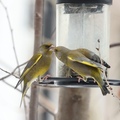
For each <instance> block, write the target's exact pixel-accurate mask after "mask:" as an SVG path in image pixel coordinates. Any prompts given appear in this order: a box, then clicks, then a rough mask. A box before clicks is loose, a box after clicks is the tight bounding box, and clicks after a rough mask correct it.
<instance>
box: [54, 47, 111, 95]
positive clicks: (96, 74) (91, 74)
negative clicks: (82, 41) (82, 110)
mask: <svg viewBox="0 0 120 120" xmlns="http://www.w3.org/2000/svg"><path fill="white" fill-rule="evenodd" d="M54 52H55V54H56V57H57V58H58V59H59V60H60V61H61V62H63V63H64V64H65V65H66V66H68V67H69V68H70V69H72V70H73V71H74V72H76V73H77V74H78V75H80V76H82V78H83V80H84V81H87V78H93V79H94V80H95V81H96V82H97V84H98V86H99V87H100V89H101V91H102V94H103V95H106V94H107V93H110V92H109V90H108V88H107V87H106V85H105V82H104V81H103V79H102V77H103V68H102V65H103V66H105V67H107V68H110V66H109V65H108V64H107V63H106V62H105V61H104V60H101V59H100V58H99V56H97V55H96V54H95V53H94V52H92V51H90V50H87V49H76V50H70V49H68V48H65V47H63V46H58V47H55V49H54ZM101 61H102V63H101Z"/></svg>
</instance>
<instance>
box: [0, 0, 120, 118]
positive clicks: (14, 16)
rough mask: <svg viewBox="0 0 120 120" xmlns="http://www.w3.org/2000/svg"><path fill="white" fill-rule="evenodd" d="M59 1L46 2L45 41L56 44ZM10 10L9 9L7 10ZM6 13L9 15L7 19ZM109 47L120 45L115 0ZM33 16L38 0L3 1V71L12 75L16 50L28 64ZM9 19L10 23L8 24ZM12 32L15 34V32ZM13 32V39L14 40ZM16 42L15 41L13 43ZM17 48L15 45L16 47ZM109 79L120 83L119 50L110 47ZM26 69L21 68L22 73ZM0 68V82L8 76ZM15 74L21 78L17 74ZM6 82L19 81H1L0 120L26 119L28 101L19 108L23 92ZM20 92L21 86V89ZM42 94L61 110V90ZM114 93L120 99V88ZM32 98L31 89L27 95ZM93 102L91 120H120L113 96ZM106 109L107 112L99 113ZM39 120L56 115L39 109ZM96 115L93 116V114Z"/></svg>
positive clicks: (119, 105) (119, 103)
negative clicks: (102, 106) (57, 3)
mask: <svg viewBox="0 0 120 120" xmlns="http://www.w3.org/2000/svg"><path fill="white" fill-rule="evenodd" d="M55 2H56V1H55V0H44V17H43V34H42V35H43V36H42V37H43V42H44V41H51V42H52V43H54V44H55V35H56V34H55V31H56V6H55V5H56V3H55ZM6 8H7V9H6ZM6 10H7V12H8V14H9V16H7V14H6ZM110 11H111V13H110V44H112V43H118V42H120V1H119V0H114V1H113V5H112V6H111V7H110ZM34 13H35V0H17V1H16V0H9V1H8V0H2V1H1V0H0V68H2V69H3V70H5V71H8V72H10V73H11V72H12V71H13V70H14V68H15V67H16V66H17V63H16V58H15V51H14V49H15V50H16V54H17V57H18V62H19V64H22V63H25V62H26V61H28V60H29V59H30V58H31V56H32V55H33V52H34V16H35V15H34ZM8 20H10V24H9V21H8ZM12 30H13V31H12ZM11 32H12V33H13V37H14V39H12V36H11ZM13 40H14V42H13ZM13 45H14V46H13ZM109 58H110V59H109V64H110V65H111V69H110V70H109V78H111V79H112V78H113V79H119V80H120V47H114V48H110V57H109ZM54 64H55V61H54V62H53V63H52V65H51V70H50V71H49V73H50V74H51V75H52V76H55V66H54ZM23 68H24V66H22V67H20V70H21V72H22V70H23ZM3 70H1V69H0V79H2V77H4V76H6V75H8V74H7V73H6V72H3ZM15 75H19V73H18V71H16V72H15ZM3 80H5V81H6V82H7V83H9V84H10V85H12V86H13V87H14V86H15V85H16V84H17V82H18V79H17V78H15V77H14V76H10V77H8V78H6V79H2V80H1V81H0V96H1V99H0V113H1V115H0V119H2V120H8V119H10V120H11V119H12V120H21V119H22V120H26V119H28V116H29V115H28V114H29V99H28V98H26V102H25V103H26V107H24V105H22V107H21V108H20V107H19V104H20V100H21V93H20V92H19V91H17V90H16V89H14V88H13V87H10V86H9V85H7V84H6V83H5V82H4V81H3ZM18 88H19V89H21V86H19V87H18ZM39 89H40V90H39V91H40V92H39V93H40V94H43V95H44V96H45V97H46V98H47V99H49V100H50V101H52V102H53V104H54V105H55V108H57V107H58V96H59V89H58V88H44V87H42V88H39ZM113 89H114V93H115V94H116V95H117V96H119V98H120V88H119V87H113ZM27 94H28V95H29V96H30V90H29V91H28V92H27ZM92 100H93V101H92V102H91V103H90V106H91V110H90V111H92V112H91V113H92V114H90V120H106V119H107V120H113V119H114V120H119V119H120V101H118V100H117V99H115V98H114V97H113V96H110V95H107V96H106V97H104V98H100V104H95V103H96V101H97V100H96V99H94V98H92ZM101 101H104V102H103V103H104V108H101ZM99 109H100V110H102V109H104V111H102V112H101V111H100V112H96V111H99ZM38 111H39V115H38V118H39V119H40V120H54V118H53V116H52V115H50V114H49V113H48V112H46V111H45V109H43V108H42V107H40V106H39V107H38ZM93 113H94V114H93Z"/></svg>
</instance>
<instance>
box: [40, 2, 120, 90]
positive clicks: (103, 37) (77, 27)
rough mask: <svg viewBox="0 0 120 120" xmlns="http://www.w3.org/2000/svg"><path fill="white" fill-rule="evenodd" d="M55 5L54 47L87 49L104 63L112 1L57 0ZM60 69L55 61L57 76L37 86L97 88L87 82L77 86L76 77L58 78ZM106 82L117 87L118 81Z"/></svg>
mask: <svg viewBox="0 0 120 120" xmlns="http://www.w3.org/2000/svg"><path fill="white" fill-rule="evenodd" d="M56 3H57V4H56V46H65V47H67V48H69V49H77V48H87V49H89V50H91V51H93V52H95V53H96V54H98V55H99V56H100V57H101V58H103V59H104V60H105V61H108V58H109V25H110V23H109V14H110V10H109V7H110V5H111V4H112V0H57V2H56ZM61 66H62V63H61V62H59V61H58V60H57V65H56V69H57V70H56V71H57V73H56V76H57V77H55V78H54V77H53V78H48V80H47V81H44V82H42V83H41V84H42V85H44V84H47V85H50V86H63V87H77V88H78V87H93V86H97V85H96V83H94V82H93V80H91V79H90V80H89V81H90V82H89V83H85V82H84V81H82V82H80V83H78V81H77V78H63V77H62V78H60V77H59V73H60V68H61ZM109 82H110V85H120V81H119V80H116V81H114V80H109Z"/></svg>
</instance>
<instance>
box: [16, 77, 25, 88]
mask: <svg viewBox="0 0 120 120" xmlns="http://www.w3.org/2000/svg"><path fill="white" fill-rule="evenodd" d="M22 81H23V79H20V80H19V81H18V83H17V85H16V86H15V89H16V88H17V87H18V86H19V85H20V84H21V82H22Z"/></svg>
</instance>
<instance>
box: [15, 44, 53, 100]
mask: <svg viewBox="0 0 120 120" xmlns="http://www.w3.org/2000/svg"><path fill="white" fill-rule="evenodd" d="M52 49H53V45H52V44H51V43H46V44H43V45H41V46H40V48H39V51H38V53H36V54H35V55H33V57H32V58H31V59H30V60H29V62H28V64H27V65H26V67H25V69H24V70H23V72H22V74H21V76H20V80H19V81H18V83H17V85H16V87H15V88H17V87H18V85H19V84H21V82H22V81H23V82H24V86H23V91H22V99H23V98H24V96H25V94H26V92H27V90H28V89H29V87H30V86H31V83H32V82H33V79H34V78H37V77H38V76H43V75H44V74H45V73H46V72H47V71H48V69H49V67H50V64H51V58H52V52H53V50H52Z"/></svg>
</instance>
